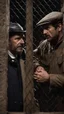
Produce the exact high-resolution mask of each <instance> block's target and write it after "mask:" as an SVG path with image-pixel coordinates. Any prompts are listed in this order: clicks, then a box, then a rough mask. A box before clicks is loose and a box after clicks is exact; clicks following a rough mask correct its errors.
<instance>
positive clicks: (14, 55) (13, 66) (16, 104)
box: [7, 22, 25, 112]
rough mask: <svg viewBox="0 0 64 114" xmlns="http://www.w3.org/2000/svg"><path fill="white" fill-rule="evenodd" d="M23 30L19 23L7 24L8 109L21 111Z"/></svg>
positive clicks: (23, 58)
mask: <svg viewBox="0 0 64 114" xmlns="http://www.w3.org/2000/svg"><path fill="white" fill-rule="evenodd" d="M24 36H25V31H24V30H23V27H22V26H21V25H20V24H19V23H12V22H11V23H10V25H9V47H8V109H7V110H8V111H9V112H23V80H24V79H23V78H24V76H25V73H24V60H25V51H24V43H25V42H24V40H25V37H24Z"/></svg>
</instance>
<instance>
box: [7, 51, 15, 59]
mask: <svg viewBox="0 0 64 114" xmlns="http://www.w3.org/2000/svg"><path fill="white" fill-rule="evenodd" d="M8 55H9V56H10V57H11V59H15V56H14V55H13V54H12V53H11V52H10V51H9V50H8Z"/></svg>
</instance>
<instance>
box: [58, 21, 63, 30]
mask: <svg viewBox="0 0 64 114" xmlns="http://www.w3.org/2000/svg"><path fill="white" fill-rule="evenodd" d="M58 30H59V32H60V31H61V30H62V24H61V23H59V24H58Z"/></svg>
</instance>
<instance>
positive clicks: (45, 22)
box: [34, 11, 64, 112]
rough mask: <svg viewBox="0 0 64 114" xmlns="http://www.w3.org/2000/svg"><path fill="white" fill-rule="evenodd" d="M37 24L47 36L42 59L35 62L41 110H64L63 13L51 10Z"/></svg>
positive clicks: (37, 95)
mask: <svg viewBox="0 0 64 114" xmlns="http://www.w3.org/2000/svg"><path fill="white" fill-rule="evenodd" d="M37 26H38V27H39V28H40V29H41V32H42V34H43V35H45V36H46V39H47V42H46V44H43V45H45V48H44V49H43V46H42V47H41V49H39V50H40V51H41V55H40V60H39V62H40V63H38V61H37V62H35V73H34V79H35V80H36V84H37V87H35V88H36V92H35V96H36V98H37V99H38V102H39V104H40V111H43V112H54V111H56V112H62V111H64V38H63V37H64V36H63V14H62V13H61V12H58V11H54V12H51V13H49V14H47V15H46V16H45V17H43V18H42V19H41V20H40V21H39V22H38V23H37Z"/></svg>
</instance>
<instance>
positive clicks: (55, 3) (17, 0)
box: [10, 0, 61, 48]
mask: <svg viewBox="0 0 64 114" xmlns="http://www.w3.org/2000/svg"><path fill="white" fill-rule="evenodd" d="M60 10H61V0H33V47H34V48H36V47H37V45H38V44H39V42H40V41H41V40H42V39H44V37H43V36H42V33H41V31H40V30H39V29H38V28H36V23H37V22H38V21H39V20H40V19H41V18H43V16H45V15H46V14H48V13H49V12H51V11H60ZM10 21H12V22H18V23H20V24H21V25H22V26H23V28H24V29H26V0H10Z"/></svg>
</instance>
